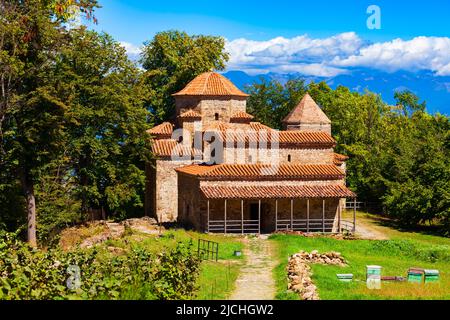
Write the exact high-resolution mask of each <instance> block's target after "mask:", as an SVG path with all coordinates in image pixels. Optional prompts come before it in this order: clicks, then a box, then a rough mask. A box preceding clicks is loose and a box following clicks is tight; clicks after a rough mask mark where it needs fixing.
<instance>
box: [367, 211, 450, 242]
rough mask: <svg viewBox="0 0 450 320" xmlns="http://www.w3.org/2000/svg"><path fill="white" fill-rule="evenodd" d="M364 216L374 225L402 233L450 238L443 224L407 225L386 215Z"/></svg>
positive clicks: (369, 214)
mask: <svg viewBox="0 0 450 320" xmlns="http://www.w3.org/2000/svg"><path fill="white" fill-rule="evenodd" d="M363 214H364V215H365V216H366V217H367V218H369V219H371V220H372V221H373V223H374V224H376V225H378V226H382V227H388V228H392V229H395V230H397V231H400V232H415V233H420V234H422V235H430V236H439V237H448V236H449V230H448V228H445V226H444V225H442V224H419V225H407V224H404V223H402V221H399V220H395V219H392V218H390V217H388V216H386V215H384V214H379V213H378V214H376V213H367V212H363Z"/></svg>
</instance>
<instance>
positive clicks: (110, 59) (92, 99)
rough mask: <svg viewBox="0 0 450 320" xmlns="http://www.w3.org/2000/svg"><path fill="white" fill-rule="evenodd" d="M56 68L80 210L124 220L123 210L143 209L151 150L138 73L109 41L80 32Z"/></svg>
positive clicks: (72, 36)
mask: <svg viewBox="0 0 450 320" xmlns="http://www.w3.org/2000/svg"><path fill="white" fill-rule="evenodd" d="M56 68H57V72H58V74H57V76H56V77H57V78H58V80H59V81H58V83H59V85H58V86H57V90H58V92H59V94H60V96H62V97H64V99H65V101H66V104H67V106H68V107H67V112H66V124H65V126H66V132H67V155H68V157H69V158H70V168H73V169H74V175H75V177H76V180H77V182H76V184H77V187H76V189H77V193H78V194H79V196H80V198H81V200H82V210H83V211H84V212H86V211H87V210H88V209H89V208H95V209H102V208H103V209H104V210H105V211H106V212H112V213H114V212H115V213H118V214H123V213H124V211H125V206H129V207H131V208H138V207H142V203H143V200H142V199H143V189H144V181H145V176H144V171H143V164H144V163H145V160H148V158H149V150H150V148H149V147H148V137H147V134H146V132H145V131H146V129H147V128H148V126H147V123H146V121H147V115H148V112H147V110H146V109H145V105H144V100H145V98H146V93H147V90H146V86H145V85H143V83H142V74H141V72H140V70H139V69H138V68H137V67H136V66H135V65H134V64H133V63H132V62H131V61H130V60H129V59H128V58H127V55H126V51H125V49H124V48H123V47H122V46H121V45H120V44H119V43H118V42H117V41H114V40H113V39H112V38H111V36H109V35H107V34H104V33H102V34H99V33H96V32H94V31H88V30H86V28H84V27H82V28H79V29H74V30H72V31H71V32H70V42H69V44H68V45H67V46H65V47H64V49H63V50H62V53H61V55H60V56H59V57H58V59H57V63H56ZM118 211H121V212H118Z"/></svg>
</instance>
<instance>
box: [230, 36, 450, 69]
mask: <svg viewBox="0 0 450 320" xmlns="http://www.w3.org/2000/svg"><path fill="white" fill-rule="evenodd" d="M225 47H226V50H227V51H228V52H229V53H230V61H229V63H228V69H229V70H243V71H246V72H248V73H250V74H257V73H266V72H270V71H273V72H279V73H291V72H299V73H302V74H305V75H312V76H323V77H331V76H335V75H338V74H342V73H346V72H348V71H347V68H349V67H359V66H361V67H369V68H375V69H380V70H385V71H396V70H408V71H417V70H431V71H433V72H434V73H435V74H436V75H442V76H443V75H450V38H447V37H416V38H414V39H412V40H408V41H406V40H402V39H395V40H392V41H388V42H379V43H373V44H371V43H368V42H366V41H364V40H362V39H361V38H360V37H359V36H358V35H357V34H356V33H354V32H346V33H341V34H338V35H335V36H332V37H328V38H323V39H314V38H311V37H309V36H308V35H301V36H298V37H294V38H291V39H287V38H283V37H277V38H273V39H270V40H267V41H254V40H248V39H244V38H240V39H236V40H233V41H227V42H226V45H225Z"/></svg>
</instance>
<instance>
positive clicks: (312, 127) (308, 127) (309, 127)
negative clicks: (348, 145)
mask: <svg viewBox="0 0 450 320" xmlns="http://www.w3.org/2000/svg"><path fill="white" fill-rule="evenodd" d="M285 129H286V130H288V131H290V130H295V131H315V132H326V133H328V134H330V135H331V124H321V123H300V124H295V125H294V124H288V125H286V126H285Z"/></svg>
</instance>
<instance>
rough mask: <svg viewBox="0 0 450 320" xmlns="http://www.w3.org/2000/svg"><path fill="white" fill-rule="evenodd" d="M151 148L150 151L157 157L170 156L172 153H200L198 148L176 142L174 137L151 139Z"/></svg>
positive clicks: (192, 154) (193, 154)
mask: <svg viewBox="0 0 450 320" xmlns="http://www.w3.org/2000/svg"><path fill="white" fill-rule="evenodd" d="M151 148H152V152H153V153H154V154H155V155H157V156H159V157H171V156H172V155H177V156H183V155H184V156H188V155H189V156H195V155H201V154H202V152H201V151H200V150H197V149H194V148H192V147H190V146H187V145H183V144H181V143H178V142H177V141H176V140H174V139H160V140H154V141H152V144H151Z"/></svg>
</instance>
